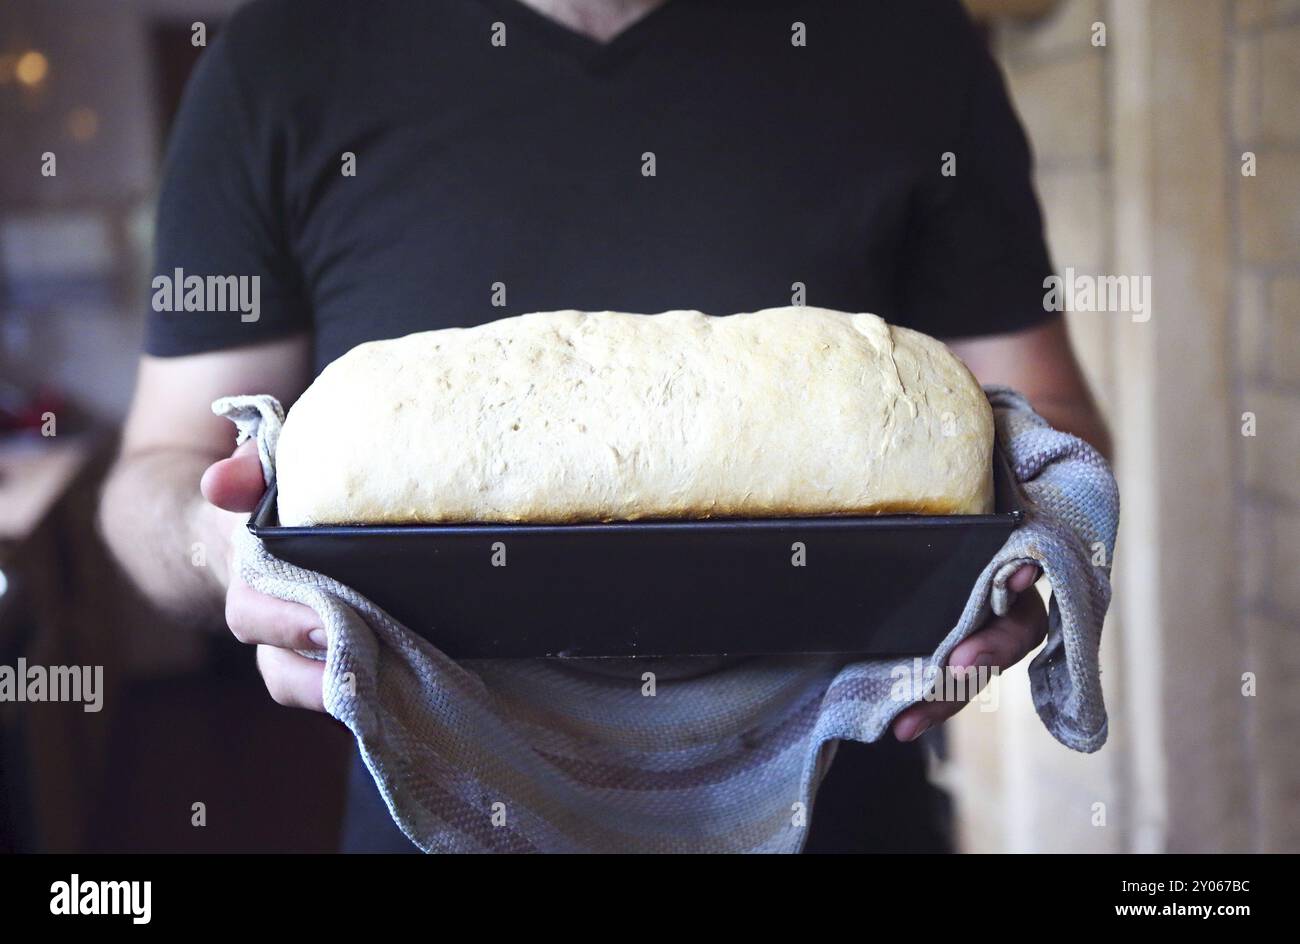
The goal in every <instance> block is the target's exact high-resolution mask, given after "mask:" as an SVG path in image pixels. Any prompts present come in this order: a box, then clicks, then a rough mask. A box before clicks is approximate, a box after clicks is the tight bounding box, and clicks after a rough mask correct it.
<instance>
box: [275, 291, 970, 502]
mask: <svg viewBox="0 0 1300 944" xmlns="http://www.w3.org/2000/svg"><path fill="white" fill-rule="evenodd" d="M992 448H993V415H992V411H991V409H990V407H989V403H988V400H987V399H986V398H985V396H984V392H983V391H982V390H981V389H980V386H979V384H978V383H976V381H975V378H974V377H972V376H971V374H970V372H969V371H968V370H967V369H966V367H965V365H964V364H962V362H961V361H960V360H958V358H957V357H956V356H955V355H954V354H952V352H950V351H949V350H948V349H947V348H946V347H945V346H944V345H943V344H942V343H941V342H939V341H936V340H934V339H933V338H930V337H928V336H926V335H924V334H921V333H919V332H917V331H912V330H909V329H907V328H900V327H892V326H890V325H888V324H886V323H885V322H884V321H882V320H881V319H880V318H878V317H877V316H875V315H869V314H855V315H851V314H844V313H843V312H838V311H829V310H827V309H821V308H806V307H800V308H771V309H767V310H764V311H756V312H752V313H749V314H738V315H731V316H729V317H721V318H715V317H709V316H707V315H704V314H701V313H700V312H698V311H670V312H665V313H663V314H660V315H632V314H622V313H619V312H611V311H603V312H590V313H589V312H581V311H554V312H542V313H537V314H530V315H520V316H518V317H513V318H504V319H502V320H500V321H494V322H491V323H489V324H484V325H480V326H477V327H473V328H448V329H445V330H441V331H428V332H424V333H421V334H412V335H409V336H407V337H404V338H397V339H394V340H388V341H373V342H370V343H367V344H362V345H359V346H358V347H356V348H354V349H353V350H351V351H349V352H348V353H347V354H345V355H343V356H342V357H340V358H339V359H338V360H336V361H334V362H333V363H332V364H330V365H329V366H328V367H326V368H325V370H324V371H323V372H322V373H321V375H320V376H319V377H318V378H317V379H316V382H315V383H313V384H312V385H311V387H310V388H309V389H308V390H307V391H306V393H304V394H303V395H302V397H301V399H299V400H298V402H297V403H296V404H294V406H293V408H292V409H291V410H290V411H289V416H288V419H287V420H286V422H285V425H284V430H283V433H282V434H281V437H280V442H279V447H278V450H277V456H276V464H277V478H278V481H279V490H280V491H279V515H280V521H281V523H282V524H284V525H312V524H327V523H328V524H339V523H369V524H378V523H386V524H398V523H416V522H425V523H431V522H538V523H540V522H582V521H625V520H635V519H645V518H708V517H724V516H725V517H784V516H798V515H831V514H838V515H849V514H854V515H879V514H893V513H921V514H970V513H979V512H986V511H989V510H991V505H992V494H993V483H992V473H991V464H992V461H991V460H992Z"/></svg>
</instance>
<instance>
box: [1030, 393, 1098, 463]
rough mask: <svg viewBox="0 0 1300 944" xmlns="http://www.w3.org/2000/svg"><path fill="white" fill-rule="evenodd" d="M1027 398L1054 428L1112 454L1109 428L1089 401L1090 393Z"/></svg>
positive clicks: (1090, 400) (1094, 405)
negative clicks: (1081, 395) (1080, 396)
mask: <svg viewBox="0 0 1300 944" xmlns="http://www.w3.org/2000/svg"><path fill="white" fill-rule="evenodd" d="M1030 402H1031V403H1032V405H1033V407H1034V409H1035V410H1036V411H1037V412H1038V414H1039V415H1040V416H1042V418H1043V419H1045V420H1047V422H1049V423H1051V424H1052V427H1053V428H1054V429H1059V430H1061V431H1062V432H1066V433H1071V434H1073V435H1075V436H1078V437H1079V438H1080V439H1082V440H1083V441H1084V442H1086V443H1089V444H1091V445H1092V446H1093V448H1095V449H1096V450H1097V451H1098V452H1100V453H1101V454H1102V455H1103V456H1105V457H1106V458H1107V459H1110V458H1111V457H1112V456H1111V441H1110V431H1109V430H1107V428H1106V421H1105V420H1103V419H1102V418H1101V413H1100V412H1099V411H1098V410H1097V407H1096V404H1094V403H1093V402H1092V397H1090V396H1087V397H1084V398H1082V399H1080V398H1074V399H1064V398H1053V397H1047V396H1043V397H1039V398H1037V399H1032V398H1031V401H1030Z"/></svg>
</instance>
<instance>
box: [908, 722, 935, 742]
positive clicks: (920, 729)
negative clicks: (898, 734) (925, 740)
mask: <svg viewBox="0 0 1300 944" xmlns="http://www.w3.org/2000/svg"><path fill="white" fill-rule="evenodd" d="M931 724H932V722H931V721H930V719H929V718H926V719H925V720H924V721H922V722H921V723H920V724H918V725H917V726H916V730H914V731H913V732H912V733H911V734H909V735H908V736H907V737H905V738H903V740H904V741H909V742H911V741H915V740H916V739H917V738H919V737H920V736H921V735H922V734H924V733H925V732H926V731H929V730H930V725H931Z"/></svg>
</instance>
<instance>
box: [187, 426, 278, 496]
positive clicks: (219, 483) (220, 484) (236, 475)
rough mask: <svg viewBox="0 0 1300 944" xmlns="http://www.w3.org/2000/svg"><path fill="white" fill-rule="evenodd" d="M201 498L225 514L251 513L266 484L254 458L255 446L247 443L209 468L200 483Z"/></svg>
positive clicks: (252, 443)
mask: <svg viewBox="0 0 1300 944" xmlns="http://www.w3.org/2000/svg"><path fill="white" fill-rule="evenodd" d="M199 490H200V491H201V492H202V493H203V497H204V498H206V499H207V500H208V501H210V502H211V503H212V504H214V505H216V506H217V507H218V508H224V509H225V510H226V511H252V510H253V506H254V505H256V504H257V502H258V499H260V498H261V497H262V493H263V492H264V491H266V483H265V482H264V481H263V480H262V463H261V461H260V460H259V459H258V457H257V443H256V442H254V441H253V440H251V439H250V440H248V441H247V442H245V443H243V444H242V445H241V446H240V447H239V448H238V449H236V450H235V451H234V453H233V454H231V456H230V458H228V459H222V460H221V461H220V462H214V463H212V465H210V466H208V468H207V470H206V471H205V472H204V473H203V478H202V480H201V481H200V482H199Z"/></svg>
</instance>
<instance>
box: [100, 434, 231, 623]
mask: <svg viewBox="0 0 1300 944" xmlns="http://www.w3.org/2000/svg"><path fill="white" fill-rule="evenodd" d="M211 462H212V458H211V457H209V456H205V455H201V454H198V453H193V452H185V451H182V450H171V449H159V450H152V451H148V452H141V453H134V454H125V455H123V456H122V457H120V458H119V459H118V461H117V463H116V464H115V466H114V467H113V470H112V472H111V473H110V475H109V478H108V481H107V482H106V483H105V486H104V492H103V497H102V500H101V503H100V528H101V530H102V532H103V534H104V537H105V540H106V541H107V543H108V545H109V547H110V549H111V550H112V551H113V554H114V556H115V557H116V558H117V560H118V561H119V563H120V564H121V565H122V567H123V569H124V570H125V571H126V572H127V574H128V575H129V576H130V577H131V579H132V580H133V581H134V582H135V583H136V585H137V586H138V587H139V588H140V589H141V591H142V592H143V593H144V594H145V595H146V596H147V597H148V598H149V599H150V600H151V601H152V602H153V603H154V604H155V605H157V606H158V607H159V608H161V609H163V610H165V611H167V612H169V613H172V614H175V615H178V616H181V617H184V618H187V619H195V618H198V619H200V620H202V621H204V622H209V621H211V622H212V623H213V624H214V625H217V624H219V621H220V615H221V612H222V598H223V595H224V592H225V586H226V583H227V581H228V580H229V573H228V567H229V564H228V558H229V541H230V534H231V530H232V528H233V527H234V526H235V525H236V524H237V519H238V518H239V516H238V515H235V514H232V513H230V512H226V511H222V510H220V509H218V508H215V507H213V506H212V505H210V504H208V503H207V502H205V501H204V500H203V498H202V496H201V495H200V494H199V479H200V477H201V476H202V475H203V471H204V469H205V468H207V466H208V465H209V464H210V463H211Z"/></svg>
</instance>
